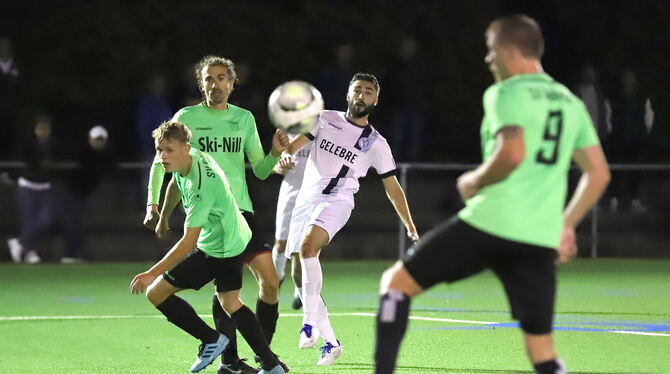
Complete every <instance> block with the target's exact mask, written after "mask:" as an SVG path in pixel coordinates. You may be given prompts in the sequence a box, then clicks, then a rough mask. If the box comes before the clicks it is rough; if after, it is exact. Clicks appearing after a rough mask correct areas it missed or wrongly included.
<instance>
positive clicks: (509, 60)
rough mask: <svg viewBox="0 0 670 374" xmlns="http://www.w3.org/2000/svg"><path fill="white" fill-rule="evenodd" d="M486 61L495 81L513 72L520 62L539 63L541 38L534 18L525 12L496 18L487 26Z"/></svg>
mask: <svg viewBox="0 0 670 374" xmlns="http://www.w3.org/2000/svg"><path fill="white" fill-rule="evenodd" d="M485 35H486V47H487V48H488V54H487V55H486V59H485V61H486V63H487V64H488V65H489V69H490V70H491V73H493V76H494V78H495V79H496V81H500V80H503V79H506V78H509V77H510V76H512V75H514V74H515V70H517V69H516V67H517V66H518V65H520V64H521V65H523V64H539V61H540V59H542V54H543V53H544V38H543V37H542V30H540V26H539V25H538V24H537V22H536V21H535V20H534V19H532V18H530V17H528V16H525V15H512V16H505V17H501V18H498V19H496V20H494V21H493V22H491V24H490V25H489V27H488V28H487V29H486V34H485Z"/></svg>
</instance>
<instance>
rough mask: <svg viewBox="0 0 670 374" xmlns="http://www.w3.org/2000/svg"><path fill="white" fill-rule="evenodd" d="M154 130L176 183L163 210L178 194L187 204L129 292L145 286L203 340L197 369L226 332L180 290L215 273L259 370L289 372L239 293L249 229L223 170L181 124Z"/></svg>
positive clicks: (220, 296)
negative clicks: (169, 240) (170, 237)
mask: <svg viewBox="0 0 670 374" xmlns="http://www.w3.org/2000/svg"><path fill="white" fill-rule="evenodd" d="M152 135H153V137H154V139H155V143H156V154H157V156H158V158H159V159H160V160H161V164H162V166H163V167H164V170H165V171H167V172H171V173H172V180H171V181H170V184H171V185H174V186H176V187H177V188H176V189H175V190H169V193H168V196H166V200H165V204H164V210H168V211H171V210H172V209H174V207H175V206H176V205H177V204H178V203H179V201H180V199H181V201H182V202H183V205H184V210H185V211H186V219H185V222H184V235H183V236H182V238H181V239H180V240H179V241H178V242H177V243H176V244H175V245H174V246H173V247H172V249H171V250H170V251H169V252H168V253H167V254H166V255H165V256H164V257H163V258H162V259H161V260H160V261H158V262H157V263H156V264H155V265H154V266H152V267H151V268H150V269H149V270H147V271H145V272H142V273H139V274H137V275H136V276H135V278H133V280H132V282H131V284H130V290H131V292H132V293H142V292H144V291H145V290H146V296H147V298H148V299H149V301H150V302H151V303H152V304H153V305H154V306H155V307H156V309H158V310H159V311H160V312H161V313H163V314H164V315H165V317H167V319H168V321H170V322H171V323H173V324H174V325H176V326H177V327H179V328H181V329H182V330H184V331H185V332H187V333H189V334H190V335H191V336H193V337H194V338H196V339H199V340H201V341H202V345H201V346H200V350H199V352H198V358H197V359H196V361H195V362H194V363H193V366H191V371H192V372H194V373H195V372H198V371H200V370H202V369H204V368H205V367H206V366H207V365H209V364H211V363H212V361H214V359H216V357H217V356H219V355H220V354H221V353H222V352H223V351H224V349H225V348H226V346H227V345H228V344H229V339H228V338H227V337H226V336H225V335H223V334H220V333H219V332H218V331H216V330H214V329H212V328H211V327H209V326H208V325H207V324H206V323H205V322H204V321H203V320H202V319H200V317H198V315H197V314H196V312H195V311H194V310H193V308H192V307H191V306H190V305H189V304H188V303H187V302H186V301H185V300H183V299H181V298H179V297H177V296H175V293H177V292H179V291H181V290H184V289H195V290H198V289H200V288H201V287H202V286H204V285H205V284H207V283H209V282H210V281H212V280H214V284H215V285H216V295H217V300H218V301H219V304H220V305H221V307H222V308H223V309H224V310H225V311H226V313H227V314H228V315H229V316H230V317H231V318H232V319H233V320H234V321H235V323H236V325H237V328H238V329H239V330H240V332H241V333H242V335H243V336H244V338H245V340H246V341H247V343H249V346H250V347H251V349H252V350H253V351H254V352H255V353H256V354H257V355H258V356H259V357H260V358H261V362H262V367H263V370H261V373H276V374H279V373H284V370H283V369H282V366H281V365H280V363H279V361H278V360H277V358H276V356H275V355H274V353H272V351H270V348H269V346H268V343H267V341H266V340H265V336H264V334H263V331H262V329H261V326H260V324H259V323H258V320H257V319H256V316H255V315H254V313H253V312H252V311H251V310H250V309H249V308H247V307H246V306H245V305H244V304H243V303H242V301H241V300H240V288H241V287H242V266H243V259H244V255H243V252H244V250H245V248H246V246H247V243H248V242H249V239H250V238H251V230H250V229H249V226H248V225H247V222H246V220H245V219H244V217H242V214H241V213H240V210H239V208H238V206H237V203H236V202H235V198H234V197H233V193H232V190H231V188H230V185H229V184H228V181H227V179H226V176H225V174H224V172H223V171H222V170H221V168H219V166H218V165H217V164H216V162H215V161H214V159H213V158H212V157H211V156H209V155H207V154H205V153H202V152H200V151H198V150H196V149H192V148H191V146H190V144H189V141H190V139H191V133H190V131H189V130H188V129H187V128H186V126H184V125H183V124H180V123H178V122H164V123H163V124H161V125H160V126H159V127H158V128H157V129H156V130H154V132H153V134H152Z"/></svg>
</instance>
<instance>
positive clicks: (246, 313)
mask: <svg viewBox="0 0 670 374" xmlns="http://www.w3.org/2000/svg"><path fill="white" fill-rule="evenodd" d="M243 257H244V256H243V255H240V256H237V257H233V258H228V259H223V260H221V267H220V268H219V272H218V274H217V277H216V280H215V283H216V292H217V297H218V300H219V302H220V304H221V307H222V309H224V310H225V313H226V314H228V315H229V316H230V318H231V319H232V320H233V321H234V323H235V325H236V326H237V329H238V330H239V331H240V333H241V334H242V336H243V337H244V339H245V340H246V342H247V343H248V344H249V346H250V347H251V349H252V350H253V351H254V353H255V354H256V355H257V356H258V357H259V358H260V360H261V363H262V365H263V369H264V370H273V369H274V368H275V367H276V366H277V365H279V364H280V363H279V361H278V360H277V356H276V355H274V353H272V351H270V346H269V344H268V342H267V340H266V339H265V335H264V333H263V330H262V329H261V326H260V324H259V322H258V319H257V318H256V315H254V313H253V312H252V311H251V310H250V309H249V308H248V307H247V306H245V305H244V304H243V303H242V300H240V288H241V286H242V267H243ZM222 366H223V365H222ZM238 370H240V371H242V372H246V370H244V369H241V368H239V369H238ZM224 372H231V371H224ZM281 372H283V370H282V371H281Z"/></svg>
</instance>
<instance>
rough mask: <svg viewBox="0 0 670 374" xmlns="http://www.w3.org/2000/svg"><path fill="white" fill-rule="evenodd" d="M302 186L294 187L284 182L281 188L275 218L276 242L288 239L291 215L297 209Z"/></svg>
mask: <svg viewBox="0 0 670 374" xmlns="http://www.w3.org/2000/svg"><path fill="white" fill-rule="evenodd" d="M299 191H300V186H297V187H296V186H293V185H291V184H289V183H286V182H282V184H281V186H280V187H279V197H278V198H277V215H276V217H275V240H286V239H288V228H289V225H290V224H291V213H293V208H294V207H295V199H296V197H298V192H299Z"/></svg>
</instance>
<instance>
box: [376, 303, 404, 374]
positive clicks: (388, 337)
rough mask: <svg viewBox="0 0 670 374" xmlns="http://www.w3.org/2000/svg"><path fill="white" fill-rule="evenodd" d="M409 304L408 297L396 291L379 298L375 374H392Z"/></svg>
mask: <svg viewBox="0 0 670 374" xmlns="http://www.w3.org/2000/svg"><path fill="white" fill-rule="evenodd" d="M409 302H410V299H409V297H407V295H405V294H403V293H402V292H400V291H397V290H389V291H388V292H387V293H385V294H384V295H382V297H381V300H380V302H379V312H378V313H377V340H376V343H375V344H376V346H375V374H390V373H393V369H394V368H395V363H396V359H397V358H398V351H399V350H400V342H401V341H402V338H403V336H404V335H405V330H407V318H408V316H409Z"/></svg>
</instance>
